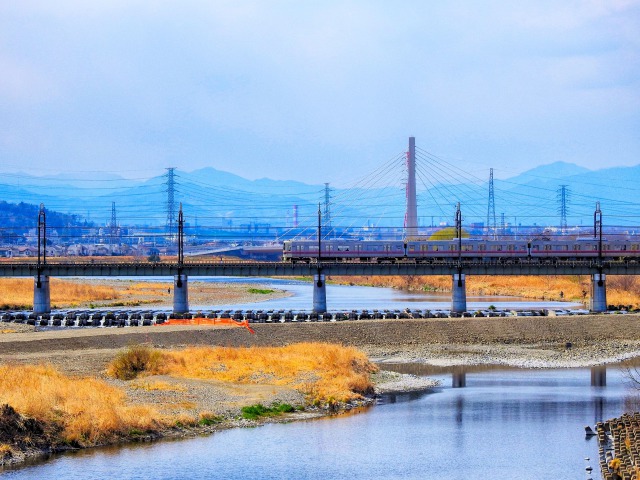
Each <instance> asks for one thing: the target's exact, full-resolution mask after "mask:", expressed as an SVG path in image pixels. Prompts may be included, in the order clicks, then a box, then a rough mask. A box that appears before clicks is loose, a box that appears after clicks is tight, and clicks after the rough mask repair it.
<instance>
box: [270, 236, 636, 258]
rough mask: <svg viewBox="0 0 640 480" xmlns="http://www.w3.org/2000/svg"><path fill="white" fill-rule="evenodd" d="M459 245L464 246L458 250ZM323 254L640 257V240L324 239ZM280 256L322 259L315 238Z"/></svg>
mask: <svg viewBox="0 0 640 480" xmlns="http://www.w3.org/2000/svg"><path fill="white" fill-rule="evenodd" d="M459 245H461V246H462V248H461V251H460V252H458V247H459ZM321 246H322V252H321V254H320V258H321V260H322V261H326V262H367V263H399V262H411V263H433V262H438V261H443V260H445V259H457V258H458V257H462V258H464V259H465V260H474V259H475V260H478V261H483V260H490V259H501V260H504V261H514V260H516V261H517V260H524V259H536V258H537V259H545V258H546V259H551V258H562V259H576V260H578V259H580V260H584V259H588V258H597V257H598V256H599V255H600V254H601V255H602V256H603V257H605V258H628V259H632V260H640V239H634V240H611V241H609V240H607V239H604V238H603V239H602V252H600V242H599V241H598V240H597V239H594V238H578V239H569V238H567V239H562V240H487V239H475V238H473V239H472V238H463V239H462V241H461V242H460V240H459V239H452V240H406V241H402V240H390V241H384V240H323V241H322V242H321ZM283 248H284V251H283V255H282V259H283V261H285V262H291V263H314V262H316V261H317V259H318V241H317V240H315V241H314V240H288V241H285V242H284V247H283Z"/></svg>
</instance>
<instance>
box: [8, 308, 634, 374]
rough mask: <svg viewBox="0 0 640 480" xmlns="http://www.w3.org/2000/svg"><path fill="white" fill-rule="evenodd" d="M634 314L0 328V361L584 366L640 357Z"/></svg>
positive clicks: (74, 365) (75, 365)
mask: <svg viewBox="0 0 640 480" xmlns="http://www.w3.org/2000/svg"><path fill="white" fill-rule="evenodd" d="M639 320H640V316H639V315H636V314H626V315H581V316H564V317H484V318H444V319H442V318H430V319H406V320H400V319H396V320H360V321H344V322H304V323H274V324H260V323H256V324H252V328H253V329H254V330H255V332H256V334H255V335H250V334H249V332H248V331H247V330H246V329H239V328H236V327H230V328H222V327H219V326H217V327H212V326H197V325H193V326H153V327H127V328H119V329H113V328H95V329H94V328H81V329H77V328H75V329H55V330H53V329H52V330H48V331H38V328H37V327H32V326H29V325H20V324H14V323H11V324H7V325H6V326H3V328H6V329H8V330H11V329H20V331H22V332H23V333H6V334H2V335H0V361H3V362H6V361H13V362H24V361H27V362H34V361H53V362H58V363H60V364H62V366H63V367H64V368H66V369H68V371H69V372H70V373H73V374H83V373H84V371H83V368H84V365H85V364H86V363H87V362H82V361H80V360H81V359H82V358H83V356H85V355H89V356H91V357H92V358H94V360H93V363H95V362H98V363H101V362H102V364H103V368H104V362H103V360H101V358H102V357H103V356H104V355H106V354H109V353H112V352H113V351H116V350H117V349H120V348H125V347H127V346H129V345H137V344H148V345H154V346H159V347H161V348H169V347H182V346H185V345H221V346H251V345H257V346H284V345H289V344H291V343H297V342H307V341H314V342H326V343H336V344H343V345H347V346H353V347H357V348H359V349H361V350H363V351H364V352H365V353H366V354H367V355H368V356H369V357H370V358H372V359H373V360H375V361H378V362H395V363H397V362H422V363H430V364H434V365H464V364H497V365H509V366H514V367H534V368H563V367H567V368H569V367H589V366H593V365H600V364H606V363H615V362H619V361H622V360H626V359H630V358H634V357H640V321H639Z"/></svg>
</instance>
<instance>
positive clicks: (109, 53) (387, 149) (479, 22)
mask: <svg viewBox="0 0 640 480" xmlns="http://www.w3.org/2000/svg"><path fill="white" fill-rule="evenodd" d="M0 72H1V74H0V171H19V170H23V171H29V172H31V173H38V172H39V173H42V174H51V173H57V172H60V171H62V172H70V171H74V172H77V171H81V172H87V171H89V172H90V171H98V170H100V171H109V172H121V174H122V175H124V176H127V177H147V176H151V175H154V174H158V173H161V172H162V171H163V169H164V167H167V166H175V167H178V168H180V169H182V170H188V171H190V170H194V169H196V168H201V167H206V166H212V167H215V168H218V169H222V170H226V171H230V172H233V173H236V174H239V175H242V176H244V177H247V178H250V179H255V178H261V177H270V178H274V179H295V180H301V181H305V182H308V183H321V182H332V183H333V184H335V185H339V184H341V183H343V182H345V183H346V182H348V180H349V179H356V178H358V177H361V176H362V175H364V174H366V173H369V172H371V171H373V170H374V169H375V168H376V167H377V166H378V165H380V164H381V163H383V162H385V161H387V160H388V159H390V158H392V157H394V156H395V155H396V154H397V153H399V152H401V151H403V150H404V149H406V143H407V137H408V136H409V135H414V136H416V137H417V144H418V145H419V146H420V147H421V148H422V149H424V150H426V151H429V152H431V153H434V154H436V155H438V156H440V157H442V158H445V159H447V160H448V161H455V162H460V164H461V165H465V166H466V167H465V168H467V169H468V171H474V172H477V173H478V175H481V176H483V177H484V175H485V173H486V172H487V170H488V167H494V168H495V169H496V172H497V176H503V177H504V176H510V175H512V174H515V173H518V172H521V171H524V170H527V169H529V168H531V167H533V166H535V165H539V164H547V163H551V162H554V161H558V160H562V161H567V162H573V163H576V164H579V165H582V166H584V167H587V168H591V169H596V168H602V167H605V166H614V165H636V164H638V163H640V155H639V154H640V2H639V1H634V0H631V1H617V0H603V1H598V0H593V1H555V0H554V1H545V0H535V1H518V2H513V1H510V0H505V1H482V2H480V1H466V2H464V1H448V2H441V1H430V2H427V1H401V2H391V1H314V2H312V1H300V0H297V1H295V0H292V1H265V0H263V1H238V0H229V1H180V2H168V1H159V0H156V1H135V0H104V1H86V0H56V1H50V0H41V1H35V0H20V1H4V2H2V3H0Z"/></svg>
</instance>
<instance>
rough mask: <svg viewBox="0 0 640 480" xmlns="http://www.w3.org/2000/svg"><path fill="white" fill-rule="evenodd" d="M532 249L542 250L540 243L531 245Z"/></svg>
mask: <svg viewBox="0 0 640 480" xmlns="http://www.w3.org/2000/svg"><path fill="white" fill-rule="evenodd" d="M531 250H536V251H538V250H540V245H533V246H532V247H531Z"/></svg>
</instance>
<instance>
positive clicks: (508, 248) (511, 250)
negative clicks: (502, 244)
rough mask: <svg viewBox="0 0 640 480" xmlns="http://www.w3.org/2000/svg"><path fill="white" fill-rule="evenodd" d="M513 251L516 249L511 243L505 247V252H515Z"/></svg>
mask: <svg viewBox="0 0 640 480" xmlns="http://www.w3.org/2000/svg"><path fill="white" fill-rule="evenodd" d="M515 249H516V246H515V245H513V244H512V243H510V244H508V245H507V251H509V252H513V251H515Z"/></svg>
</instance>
